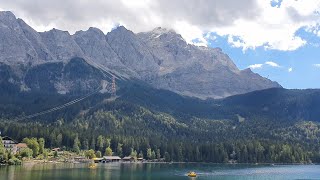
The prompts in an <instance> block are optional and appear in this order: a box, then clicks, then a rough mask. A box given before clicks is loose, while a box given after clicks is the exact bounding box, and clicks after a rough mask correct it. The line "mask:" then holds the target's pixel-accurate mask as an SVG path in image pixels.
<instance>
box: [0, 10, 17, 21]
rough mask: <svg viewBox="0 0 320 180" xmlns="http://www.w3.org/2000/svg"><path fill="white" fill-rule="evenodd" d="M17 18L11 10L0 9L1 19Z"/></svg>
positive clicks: (13, 19) (10, 19) (12, 19)
mask: <svg viewBox="0 0 320 180" xmlns="http://www.w3.org/2000/svg"><path fill="white" fill-rule="evenodd" d="M16 19H17V18H16V16H15V15H14V14H13V13H12V12H11V11H0V20H1V21H15V20H16Z"/></svg>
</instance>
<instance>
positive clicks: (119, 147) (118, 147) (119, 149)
mask: <svg viewBox="0 0 320 180" xmlns="http://www.w3.org/2000/svg"><path fill="white" fill-rule="evenodd" d="M122 146H123V144H121V143H118V145H117V151H116V153H117V155H118V156H120V157H122V156H123V154H122V153H123V150H122Z"/></svg>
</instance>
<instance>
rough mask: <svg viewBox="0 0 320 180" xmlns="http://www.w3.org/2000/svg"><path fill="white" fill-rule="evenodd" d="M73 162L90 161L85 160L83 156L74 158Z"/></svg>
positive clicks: (88, 160)
mask: <svg viewBox="0 0 320 180" xmlns="http://www.w3.org/2000/svg"><path fill="white" fill-rule="evenodd" d="M73 160H74V162H84V163H85V162H90V161H91V160H90V159H87V158H86V157H84V156H77V157H74V158H73Z"/></svg>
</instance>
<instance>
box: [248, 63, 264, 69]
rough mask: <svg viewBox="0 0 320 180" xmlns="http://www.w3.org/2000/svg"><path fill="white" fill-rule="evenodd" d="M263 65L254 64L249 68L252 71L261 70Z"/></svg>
mask: <svg viewBox="0 0 320 180" xmlns="http://www.w3.org/2000/svg"><path fill="white" fill-rule="evenodd" d="M262 66H263V64H252V65H250V66H248V68H250V69H259V68H262Z"/></svg>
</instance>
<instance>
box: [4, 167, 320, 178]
mask: <svg viewBox="0 0 320 180" xmlns="http://www.w3.org/2000/svg"><path fill="white" fill-rule="evenodd" d="M189 171H195V172H196V173H197V174H198V177H196V178H189V177H187V176H186V174H187V173H188V172H189ZM40 179H41V180H42V179H44V180H53V179H59V180H60V179H61V180H67V179H68V180H76V179H77V180H78V179H106V180H109V179H110V180H118V179H119V180H124V179H129V180H143V179H147V180H154V179H156V180H157V179H159V180H160V179H161V180H163V179H173V180H180V179H186V180H188V179H197V180H202V179H203V180H207V179H215V180H235V179H237V180H242V179H243V180H256V179H270V180H277V179H290V180H291V179H319V180H320V165H275V166H272V165H222V164H201V163H197V164H195V163H190V164H188V163H181V164H176V163H173V164H152V163H141V164H130V163H128V164H119V163H116V164H99V165H98V167H97V168H96V169H89V168H88V165H86V164H38V165H23V166H2V167H0V180H40Z"/></svg>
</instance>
